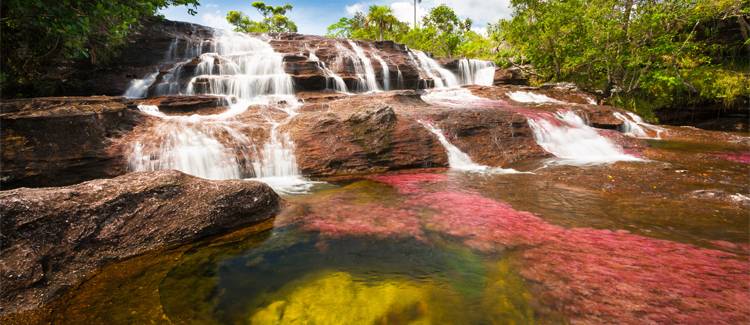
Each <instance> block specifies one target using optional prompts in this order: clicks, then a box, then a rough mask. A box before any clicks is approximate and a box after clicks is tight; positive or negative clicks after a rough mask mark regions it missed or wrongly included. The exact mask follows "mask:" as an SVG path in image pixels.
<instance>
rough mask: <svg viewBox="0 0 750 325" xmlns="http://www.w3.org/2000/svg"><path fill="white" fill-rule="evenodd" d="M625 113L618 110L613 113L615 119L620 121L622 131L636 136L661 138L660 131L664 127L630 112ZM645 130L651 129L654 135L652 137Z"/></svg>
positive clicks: (662, 130)
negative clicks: (647, 121)
mask: <svg viewBox="0 0 750 325" xmlns="http://www.w3.org/2000/svg"><path fill="white" fill-rule="evenodd" d="M625 114H627V116H625V115H623V114H621V113H619V112H614V113H613V115H614V116H615V117H616V118H617V119H619V120H620V121H622V126H621V127H620V131H621V132H622V133H624V134H625V135H629V136H632V137H636V138H647V139H661V133H662V132H664V128H662V127H658V126H656V125H652V124H649V123H646V122H645V121H643V119H642V118H641V117H640V116H638V115H636V114H633V113H631V112H627V113H625ZM646 130H649V131H652V132H654V133H655V134H656V135H655V136H653V137H652V136H651V135H650V134H649V133H648V132H647V131H646Z"/></svg>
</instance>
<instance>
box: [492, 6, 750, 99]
mask: <svg viewBox="0 0 750 325" xmlns="http://www.w3.org/2000/svg"><path fill="white" fill-rule="evenodd" d="M512 6H513V9H514V15H513V18H512V19H509V20H501V21H499V22H498V24H496V25H495V28H494V29H496V30H498V31H499V35H501V37H500V38H501V39H502V41H505V42H508V44H510V45H511V46H512V48H513V49H514V51H515V52H516V55H515V58H514V59H513V60H519V61H520V60H526V61H528V62H530V63H531V64H532V65H533V66H534V67H535V70H536V72H537V73H538V74H539V78H540V79H541V80H540V81H549V80H554V81H574V82H577V83H578V84H580V85H582V86H584V87H586V88H589V89H591V90H598V91H600V92H601V93H602V94H603V95H604V96H605V97H611V102H612V103H615V104H619V105H622V106H627V107H630V108H636V106H638V107H639V108H640V109H641V110H645V108H646V107H648V108H650V109H654V108H659V107H676V106H684V105H690V104H692V103H700V102H705V101H710V102H724V103H725V104H727V105H732V103H739V102H741V98H747V97H748V96H750V90H749V89H750V87H748V86H750V85H749V83H750V81H749V80H748V77H747V75H746V74H744V73H743V71H747V70H746V69H747V68H748V66H750V62H749V61H750V59H748V57H750V56H749V55H748V54H749V53H748V52H750V49H748V48H747V46H748V45H750V41H749V40H748V37H747V34H749V32H748V30H750V28H746V26H745V25H746V24H743V22H745V17H746V16H747V15H748V14H750V8H748V6H743V5H742V3H741V0H665V1H652V0H513V1H512ZM745 23H746V22H745ZM730 26H736V27H730ZM732 29H734V30H737V29H739V31H740V32H739V33H737V32H734V33H731V32H729V33H728V31H731V30H732ZM743 31H744V32H743ZM642 113H646V114H648V112H642Z"/></svg>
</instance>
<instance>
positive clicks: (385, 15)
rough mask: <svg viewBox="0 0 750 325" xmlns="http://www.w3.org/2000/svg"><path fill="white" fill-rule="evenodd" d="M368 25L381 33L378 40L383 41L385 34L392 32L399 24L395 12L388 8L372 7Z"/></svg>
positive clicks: (368, 16)
mask: <svg viewBox="0 0 750 325" xmlns="http://www.w3.org/2000/svg"><path fill="white" fill-rule="evenodd" d="M366 24H367V25H371V26H374V27H375V28H377V29H378V31H379V34H378V35H379V37H378V40H380V41H382V40H383V32H385V31H386V30H387V31H389V32H390V31H392V30H393V27H394V26H397V25H398V24H399V21H398V19H396V16H394V15H393V11H392V10H391V8H390V7H387V6H370V10H369V12H368V13H367V20H366Z"/></svg>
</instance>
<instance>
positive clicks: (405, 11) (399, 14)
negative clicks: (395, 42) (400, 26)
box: [391, 1, 427, 25]
mask: <svg viewBox="0 0 750 325" xmlns="http://www.w3.org/2000/svg"><path fill="white" fill-rule="evenodd" d="M391 10H393V15H394V16H396V18H398V20H400V21H403V22H406V23H409V24H410V25H412V24H414V3H413V2H404V1H398V2H394V3H391ZM426 14H427V10H425V7H424V6H422V5H420V6H417V21H420V20H422V17H424V15H426Z"/></svg>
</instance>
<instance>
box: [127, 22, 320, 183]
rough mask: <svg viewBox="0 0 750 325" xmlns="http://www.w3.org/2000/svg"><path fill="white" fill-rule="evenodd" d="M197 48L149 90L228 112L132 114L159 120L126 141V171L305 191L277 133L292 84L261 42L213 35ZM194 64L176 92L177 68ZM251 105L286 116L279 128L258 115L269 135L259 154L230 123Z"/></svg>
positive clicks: (287, 143)
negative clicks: (215, 101)
mask: <svg viewBox="0 0 750 325" xmlns="http://www.w3.org/2000/svg"><path fill="white" fill-rule="evenodd" d="M204 42H205V41H201V42H200V45H199V46H188V47H186V52H187V54H186V55H196V56H197V58H195V57H194V58H189V59H187V60H185V61H182V62H178V63H177V64H176V65H175V66H174V67H173V68H172V69H171V70H170V71H168V72H167V73H166V74H165V75H164V76H162V79H163V81H162V83H163V85H157V90H158V89H159V87H161V91H164V92H167V93H168V94H172V95H180V94H188V95H193V94H201V95H215V96H223V97H226V98H227V102H229V103H232V104H231V105H230V107H229V108H228V109H227V110H226V111H224V112H222V113H219V114H214V115H204V116H201V115H193V116H168V115H165V114H163V113H162V112H160V111H159V110H158V107H155V106H151V105H142V106H140V107H139V109H140V110H141V111H143V112H145V113H146V114H150V115H153V116H156V117H159V118H160V119H161V120H160V123H159V124H157V125H156V126H155V127H153V128H152V129H153V130H152V131H151V132H150V134H146V135H144V136H142V137H141V138H140V139H136V141H134V143H133V145H132V149H131V154H130V159H129V166H130V168H131V169H132V170H159V169H177V170H181V171H183V172H186V173H189V174H192V175H196V176H200V177H204V178H210V179H237V178H247V177H252V176H254V177H257V179H258V180H260V181H266V182H269V184H271V185H272V186H275V188H276V189H277V190H280V191H284V192H296V191H304V190H306V189H307V188H308V187H309V185H310V182H308V181H306V180H304V179H303V178H301V177H300V176H299V171H298V169H297V165H296V157H295V156H294V143H293V142H292V141H291V140H290V138H289V136H288V135H287V134H285V133H282V132H280V131H279V126H281V125H283V124H285V123H287V122H288V121H289V120H290V119H291V118H292V117H293V116H294V115H295V114H296V109H297V107H298V106H299V103H298V100H297V98H296V97H295V96H294V89H293V83H292V79H291V77H290V76H289V75H287V74H286V72H285V71H284V67H283V57H282V56H281V55H280V54H278V53H276V52H275V51H274V50H273V48H272V47H271V46H270V45H269V44H268V43H267V42H264V41H262V40H260V39H257V38H254V37H251V36H248V35H245V34H240V33H233V32H224V31H216V32H215V35H214V36H213V38H212V39H211V40H210V41H209V42H208V43H209V44H210V51H207V52H203V49H204V45H206V43H204ZM171 51H172V50H171ZM195 60H198V62H197V64H196V65H195V68H194V70H193V73H192V76H191V77H190V79H189V81H187V85H186V86H183V84H182V83H184V82H183V81H182V80H183V79H182V78H181V77H182V76H181V74H182V73H183V67H184V66H185V65H186V64H188V63H191V64H195ZM185 71H188V70H185ZM185 80H187V79H185ZM175 85H176V86H175ZM158 92H159V91H157V93H158ZM251 105H258V106H261V109H262V108H263V107H273V108H278V109H281V110H283V111H284V112H286V113H287V117H286V118H284V119H282V120H277V119H274V118H273V117H272V115H271V114H264V117H265V118H266V119H267V121H268V123H269V124H270V125H271V130H270V134H269V139H268V142H267V143H266V144H264V145H263V146H262V148H261V150H259V151H258V150H257V149H256V147H255V146H254V145H253V143H252V141H251V140H250V139H249V138H248V137H246V136H245V135H244V133H243V132H242V127H243V125H242V123H241V122H239V121H236V119H235V117H236V116H237V115H239V114H242V113H244V112H246V111H247V110H248V108H249V107H250V106H251ZM264 111H265V110H264V109H263V110H261V112H264ZM253 157H255V158H254V159H253ZM276 186H278V187H276Z"/></svg>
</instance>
